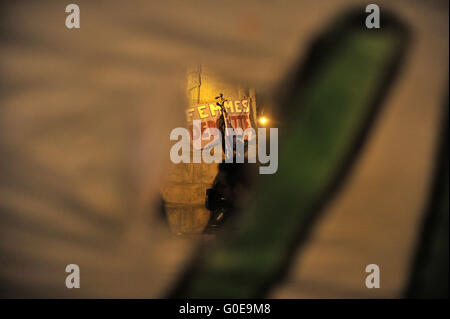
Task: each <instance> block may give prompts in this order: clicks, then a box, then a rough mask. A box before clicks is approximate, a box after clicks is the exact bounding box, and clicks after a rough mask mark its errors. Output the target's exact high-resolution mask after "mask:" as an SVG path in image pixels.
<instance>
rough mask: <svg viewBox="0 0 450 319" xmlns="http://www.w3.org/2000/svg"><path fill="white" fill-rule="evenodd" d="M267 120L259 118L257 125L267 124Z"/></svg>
mask: <svg viewBox="0 0 450 319" xmlns="http://www.w3.org/2000/svg"><path fill="white" fill-rule="evenodd" d="M268 121H269V120H268V119H267V117H264V116H263V117H260V118H259V123H260V124H261V125H265V124H267V122H268Z"/></svg>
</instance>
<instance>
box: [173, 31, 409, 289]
mask: <svg viewBox="0 0 450 319" xmlns="http://www.w3.org/2000/svg"><path fill="white" fill-rule="evenodd" d="M340 30H341V31H340V33H339V41H334V42H333V41H331V46H330V45H329V46H327V47H324V48H322V50H323V52H321V53H322V54H325V58H324V59H322V60H321V62H320V63H319V64H318V65H316V66H315V68H314V72H313V73H312V74H310V76H309V79H308V81H307V85H306V87H304V88H303V90H302V91H301V92H295V93H294V96H293V97H292V99H291V100H290V101H291V103H292V104H291V105H289V106H288V108H287V109H289V110H290V111H289V112H290V113H289V114H285V119H286V121H288V122H289V125H288V126H287V128H286V130H283V135H282V136H280V139H279V142H280V153H279V166H278V167H279V168H278V172H277V173H276V174H274V175H271V176H267V175H266V176H261V181H260V182H259V183H258V184H259V185H261V187H260V189H259V190H258V191H257V194H258V197H257V198H256V200H255V202H254V203H253V205H252V207H250V208H249V209H248V210H246V211H245V212H243V214H242V215H241V216H240V217H241V218H240V219H239V220H237V222H236V223H237V225H234V226H235V228H234V229H233V232H232V233H231V234H229V236H228V237H226V238H224V239H223V241H220V242H219V244H218V245H217V247H215V249H214V250H212V251H210V252H209V254H207V255H206V256H205V257H204V258H203V259H202V260H201V262H200V263H199V264H197V266H196V267H195V269H194V271H193V272H192V273H191V274H190V276H189V278H188V280H187V281H186V282H184V283H183V285H182V286H181V289H180V290H178V292H177V293H176V297H190V298H252V297H258V296H259V294H260V293H261V289H263V288H264V287H265V286H266V285H267V284H268V282H269V281H270V280H271V278H273V276H275V275H276V274H277V273H278V272H280V270H282V268H283V264H284V262H285V259H286V258H285V257H286V256H288V254H289V249H290V247H292V245H293V244H295V242H296V237H297V236H298V233H299V231H300V230H301V227H302V225H305V223H306V222H307V220H308V218H310V217H311V215H312V214H314V213H316V211H314V209H312V208H313V207H314V205H316V204H317V202H318V201H320V199H321V197H323V196H324V195H325V192H326V190H327V188H328V187H330V184H331V183H332V182H333V180H334V179H335V178H336V177H337V175H338V173H339V171H340V170H341V169H342V166H343V165H344V162H345V160H346V159H348V157H349V155H350V153H351V152H352V149H353V147H354V145H355V143H356V141H357V139H358V137H360V136H361V134H362V131H363V129H364V125H365V123H366V120H367V118H368V116H369V114H370V112H371V110H372V107H373V106H374V101H375V99H376V98H377V96H378V95H379V94H380V89H381V88H382V86H383V84H384V83H385V81H387V76H388V73H389V68H391V67H392V63H393V61H394V58H395V57H396V56H397V55H398V53H399V50H400V48H401V44H403V42H402V41H403V40H404V39H403V38H402V35H401V34H400V33H397V32H396V31H395V29H389V28H387V30H386V31H384V30H382V29H381V30H377V31H373V32H372V31H369V30H367V29H365V28H361V27H354V26H347V27H345V28H341V29H340Z"/></svg>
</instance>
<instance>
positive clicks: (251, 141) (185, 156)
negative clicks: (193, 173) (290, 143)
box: [170, 120, 278, 174]
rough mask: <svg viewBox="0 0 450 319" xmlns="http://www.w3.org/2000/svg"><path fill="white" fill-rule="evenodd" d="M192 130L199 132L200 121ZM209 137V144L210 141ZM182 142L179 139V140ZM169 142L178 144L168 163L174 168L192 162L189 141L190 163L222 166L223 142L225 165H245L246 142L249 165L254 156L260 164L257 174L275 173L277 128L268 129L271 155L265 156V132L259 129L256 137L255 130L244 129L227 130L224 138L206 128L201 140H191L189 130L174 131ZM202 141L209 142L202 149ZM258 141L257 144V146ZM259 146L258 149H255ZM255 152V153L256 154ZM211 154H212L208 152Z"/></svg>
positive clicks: (213, 130)
mask: <svg viewBox="0 0 450 319" xmlns="http://www.w3.org/2000/svg"><path fill="white" fill-rule="evenodd" d="M193 127H194V128H196V129H197V130H198V131H201V121H199V120H194V121H193ZM211 137H212V140H211ZM180 138H181V139H180ZM170 140H171V141H177V142H176V143H175V144H174V145H173V146H172V147H171V149H170V160H171V161H172V162H173V163H174V164H179V163H190V162H191V140H192V141H193V147H192V150H193V154H192V155H193V156H192V157H193V161H192V162H193V163H201V162H202V160H203V162H205V163H208V164H210V163H213V162H214V163H221V162H222V155H223V152H222V149H223V147H222V140H224V142H225V163H233V162H234V158H235V157H236V163H244V160H245V142H244V141H245V140H246V141H247V146H248V148H247V159H248V163H256V154H257V153H258V160H259V163H260V164H267V163H268V164H269V165H268V166H260V167H259V173H260V174H274V173H276V171H277V170H278V128H270V152H269V154H267V152H266V145H267V144H266V128H258V136H257V137H256V132H255V129H253V128H247V129H246V130H245V131H244V130H242V128H235V129H233V128H227V129H225V136H224V138H222V133H221V132H220V130H219V129H217V128H207V129H206V130H204V132H203V134H202V135H201V136H200V134H198V135H197V136H196V137H194V138H192V139H191V135H190V133H189V130H187V129H186V128H184V127H177V128H175V129H173V130H172V132H171V133H170ZM202 140H208V141H210V142H209V143H208V144H207V145H206V146H205V147H203V148H202ZM256 140H258V143H256ZM256 144H258V147H256ZM256 148H258V152H256ZM211 151H212V152H211Z"/></svg>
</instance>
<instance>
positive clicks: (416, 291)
mask: <svg viewBox="0 0 450 319" xmlns="http://www.w3.org/2000/svg"><path fill="white" fill-rule="evenodd" d="M445 107H446V108H447V111H448V104H446V106H445ZM447 120H448V116H447ZM446 125H447V129H446V130H445V131H444V134H443V137H444V139H443V143H442V145H441V150H440V152H441V154H440V158H439V160H440V163H438V168H437V171H436V174H435V177H434V178H435V181H434V183H435V185H434V186H433V191H432V192H433V193H432V194H431V196H430V203H429V207H428V209H427V211H426V212H425V213H426V215H425V220H424V225H423V231H422V234H421V236H420V242H419V244H418V251H417V255H416V261H415V263H414V267H413V271H412V274H411V278H410V282H409V286H408V287H407V291H406V297H408V298H448V286H449V284H448V273H449V156H448V122H447V123H446Z"/></svg>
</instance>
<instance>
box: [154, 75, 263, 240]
mask: <svg viewBox="0 0 450 319" xmlns="http://www.w3.org/2000/svg"><path fill="white" fill-rule="evenodd" d="M186 82H187V88H186V90H187V101H188V103H189V105H196V104H202V103H207V102H214V101H215V97H216V96H217V95H218V94H219V93H223V95H224V97H225V98H227V99H242V98H245V97H248V96H250V95H251V94H253V93H252V92H254V91H253V90H249V89H246V88H245V87H243V86H241V85H232V84H229V83H226V82H225V81H223V80H221V79H220V77H219V76H217V75H214V74H212V73H211V72H209V71H208V70H205V69H204V68H203V67H202V66H195V67H192V68H190V69H189V70H188V72H187V74H186ZM253 95H254V94H253ZM253 101H254V96H253ZM187 106H188V105H187ZM187 106H186V107H187ZM252 107H254V105H252ZM217 171H218V164H216V163H213V164H205V163H180V164H173V163H170V164H169V170H168V176H167V181H166V183H165V185H164V186H163V188H162V195H163V199H164V202H165V208H166V213H167V218H168V221H169V225H170V228H171V230H172V232H174V233H176V234H198V233H201V232H202V231H203V229H204V228H205V227H206V225H207V223H208V220H209V216H210V213H209V211H208V210H207V209H206V208H205V198H206V190H207V189H208V188H210V187H211V186H212V183H213V181H214V178H215V176H216V175H217Z"/></svg>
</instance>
